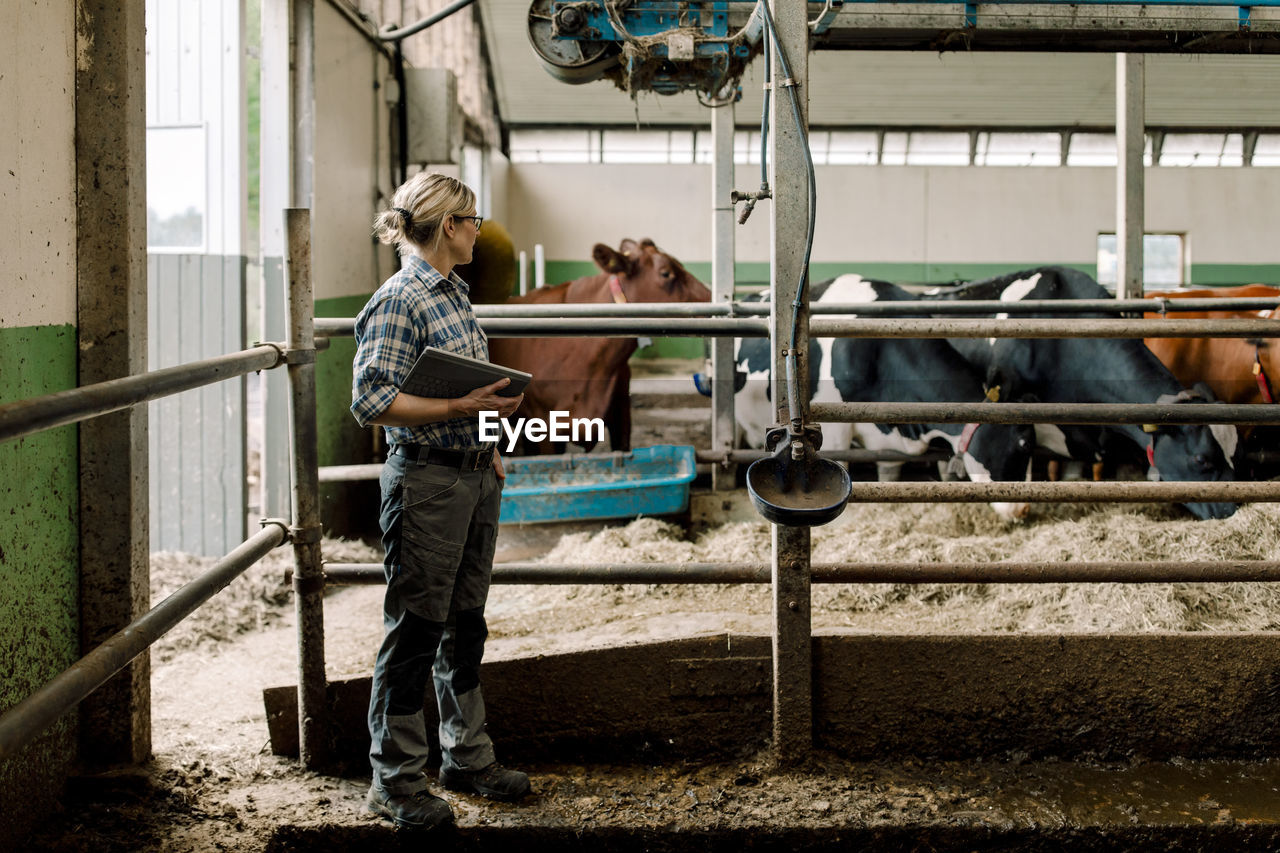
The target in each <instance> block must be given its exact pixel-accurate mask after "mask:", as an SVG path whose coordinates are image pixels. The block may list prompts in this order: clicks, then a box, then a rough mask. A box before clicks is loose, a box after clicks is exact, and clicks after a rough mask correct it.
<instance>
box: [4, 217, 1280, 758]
mask: <svg viewBox="0 0 1280 853" xmlns="http://www.w3.org/2000/svg"><path fill="white" fill-rule="evenodd" d="M286 231H287V233H288V239H289V250H288V269H289V275H288V290H289V306H290V324H289V332H288V338H287V340H286V342H285V343H284V344H274V343H271V344H260V345H257V346H255V347H252V348H250V349H248V350H244V351H242V352H239V353H232V354H229V355H224V356H218V357H216V358H211V359H207V360H204V361H199V362H193V363H190V364H186V365H180V366H177V367H172V368H166V369H164V370H158V371H153V372H149V373H146V374H141V375H139V376H131V377H126V378H122V379H118V380H112V381H109V382H104V383H99V384H97V385H92V386H86V387H83V388H75V389H70V390H68V391H62V392H57V393H55V394H50V395H46V396H44V397H39V398H34V399H31V400H22V401H18V402H15V403H10V404H6V405H3V406H0V440H7V439H12V438H17V437H21V436H24V435H28V434H31V433H34V432H38V431H41V430H46V429H52V428H54V427H58V426H63V425H67V424H71V423H76V422H78V421H82V420H86V419H88V418H91V417H96V416H98V415H102V414H106V413H109V412H113V411H118V410H120V409H124V408H127V407H129V406H132V405H138V404H141V403H145V402H147V401H149V400H154V399H158V398H160V397H164V396H168V395H171V394H176V393H179V392H181V391H185V390H189V389H192V388H197V387H201V386H203V385H208V384H212V383H214V382H219V381H223V380H226V379H231V378H234V377H237V376H242V375H245V374H247V373H251V372H255V371H258V370H270V369H274V368H277V367H281V366H287V368H288V372H289V377H290V388H291V397H292V407H291V409H292V418H293V423H292V430H291V436H292V445H293V446H292V450H293V454H292V456H293V460H294V470H293V473H294V477H293V480H294V490H293V521H292V524H288V525H286V523H285V522H284V521H281V520H275V519H272V520H268V521H265V522H264V525H265V526H264V529H263V530H262V531H260V532H259V533H258V534H256V535H255V536H253V537H251V538H250V539H248V540H246V541H245V542H244V543H243V544H242V545H241V546H239V547H238V548H236V549H235V550H233V551H232V552H231V553H229V554H228V555H226V556H225V557H224V558H223V559H222V560H220V561H218V562H217V563H216V564H215V565H214V567H213V568H212V569H210V570H209V571H208V572H206V573H205V574H203V575H201V576H200V577H199V578H197V579H196V580H194V581H192V582H191V583H189V584H187V585H186V586H184V587H183V588H182V589H180V590H179V591H178V592H176V593H174V594H173V595H172V596H170V597H169V598H167V599H165V601H163V602H161V604H159V605H157V606H156V607H155V608H153V609H152V610H151V611H149V612H148V613H147V614H145V615H144V616H142V617H140V618H139V619H137V620H135V621H134V622H133V623H131V624H130V625H129V626H127V627H126V628H124V629H122V630H121V631H120V632H118V633H117V634H116V635H115V636H113V637H111V638H110V639H109V640H107V641H106V642H104V643H103V644H101V645H100V646H98V647H97V648H96V649H94V650H93V651H91V652H89V653H88V654H87V655H85V656H84V657H83V658H81V659H80V660H79V661H78V662H76V663H75V664H73V665H72V666H71V667H70V668H69V669H68V670H66V671H64V672H63V673H61V674H59V675H58V676H55V677H54V679H52V680H51V681H50V682H48V683H47V684H46V685H44V686H43V687H41V688H40V689H38V690H36V691H35V692H34V693H32V694H31V695H30V696H28V697H27V698H26V699H24V700H22V701H21V702H19V703H18V704H17V705H15V706H14V707H12V708H10V709H9V710H7V711H6V712H5V713H4V714H3V715H0V760H2V759H5V758H8V757H9V756H11V755H13V754H15V753H16V752H17V751H18V750H20V749H21V748H22V747H23V746H24V745H26V744H27V743H30V742H31V740H33V739H34V738H35V737H36V736H38V735H39V733H40V732H42V731H43V730H44V729H45V728H47V727H48V726H49V725H51V724H52V723H53V722H54V721H55V720H57V719H58V718H59V717H61V716H62V715H63V714H65V713H66V712H68V711H69V710H71V709H72V708H74V707H75V706H76V704H78V703H79V702H80V701H81V700H83V699H84V698H85V697H86V696H88V695H89V694H90V693H92V692H93V691H94V690H95V689H97V688H98V687H99V686H100V685H101V684H103V683H104V682H105V681H106V680H107V679H109V678H110V677H111V676H112V675H114V674H115V673H116V672H118V671H119V670H120V669H122V668H123V667H124V666H126V665H127V664H128V663H129V661H131V660H132V659H133V658H134V657H136V656H137V655H138V654H140V653H141V652H142V651H144V650H145V649H147V648H148V647H150V645H151V644H152V643H154V642H155V640H156V639H158V638H159V637H160V636H162V635H163V634H164V633H166V632H167V631H168V630H170V629H171V628H172V627H173V626H174V625H176V624H178V623H179V622H180V621H181V620H182V619H184V618H186V616H188V615H189V614H190V613H192V612H193V611H194V610H195V609H196V608H198V607H199V606H200V605H202V604H203V603H204V602H206V601H207V600H208V599H209V598H211V597H212V596H213V595H215V594H216V593H217V592H219V591H220V590H221V589H223V588H224V587H225V586H226V585H227V584H229V583H230V582H231V581H232V580H234V579H235V578H236V577H238V576H239V575H240V574H242V573H243V572H244V571H245V570H246V569H247V568H248V567H249V566H251V565H253V564H254V563H256V562H257V561H258V560H260V559H261V558H262V557H263V556H264V555H265V554H266V553H268V552H269V551H271V550H272V549H273V548H275V547H278V546H279V545H282V544H284V543H285V542H291V543H292V544H293V546H294V569H293V571H292V572H291V573H290V578H289V580H290V582H291V583H292V585H293V589H294V591H295V593H296V595H295V607H296V609H297V613H298V626H299V628H298V638H299V684H298V702H299V715H298V716H299V738H300V747H301V754H300V758H301V761H302V763H303V764H304V765H305V766H307V767H316V766H319V765H320V764H321V763H323V761H324V760H325V758H326V756H325V754H324V752H323V744H324V743H326V742H327V738H326V734H325V720H326V716H327V710H326V704H325V691H326V677H325V672H324V651H323V644H324V643H323V641H324V620H323V592H324V588H325V585H326V584H327V583H334V584H339V583H382V582H383V573H382V568H381V566H380V565H376V564H329V565H324V564H323V562H322V555H321V552H320V539H321V527H320V521H319V483H321V482H332V481H336V480H343V479H363V478H366V477H368V476H370V475H371V474H373V475H376V472H377V470H378V466H377V465H356V466H334V467H330V468H320V467H319V464H318V453H317V449H316V443H317V442H316V439H317V435H316V388H315V372H314V371H315V360H316V351H317V349H318V348H323V346H324V345H325V344H326V343H327V341H325V340H324V338H323V337H322V338H319V339H317V338H316V337H315V336H316V335H342V334H347V335H350V334H352V332H353V329H354V320H351V319H323V318H315V317H314V304H313V295H312V290H311V271H310V219H309V212H308V211H305V210H290V211H288V212H287V215H286ZM1243 302H1245V300H1191V299H1188V300H1180V301H1179V302H1178V304H1177V310H1210V309H1215V308H1227V307H1233V308H1234V307H1244V308H1250V309H1252V308H1254V307H1258V308H1267V307H1274V303H1272V302H1269V301H1267V300H1250V301H1249V303H1250V304H1249V305H1243V304H1242V303H1243ZM1254 303H1260V304H1257V305H1255V304H1254ZM952 305H955V303H933V302H930V303H928V304H927V306H925V305H921V306H918V310H920V312H921V313H930V314H937V313H955V314H960V313H966V314H972V313H976V312H979V311H981V310H982V309H984V308H988V307H990V308H992V310H1001V311H1004V312H1005V313H1014V312H1013V311H1010V310H1009V309H1010V308H1012V307H1014V305H1011V304H1007V303H992V305H991V306H987V305H985V304H982V303H966V304H964V305H956V307H954V308H952V307H950V306H952ZM1015 305H1016V303H1015ZM1022 306H1024V307H1027V309H1028V310H1037V311H1043V310H1045V307H1046V306H1045V305H1033V304H1032V303H1022ZM1151 307H1152V305H1151V300H1127V301H1123V302H1111V303H1107V304H1105V305H1103V304H1100V303H1099V302H1098V301H1096V300H1093V301H1074V302H1073V301H1069V300H1064V301H1061V302H1054V303H1052V310H1054V311H1065V312H1070V311H1089V312H1095V311H1102V310H1123V311H1136V310H1143V309H1146V310H1150V308H1151ZM904 308H915V306H910V305H909V304H906V305H904V304H903V303H895V304H894V305H893V306H892V310H893V311H894V312H895V313H904V311H903V309H904ZM938 309H944V310H941V311H939V310H938ZM767 310H768V305H767V304H761V303H737V304H734V305H727V306H723V305H722V306H711V305H699V306H671V305H663V306H651V305H628V306H612V305H592V306H555V307H554V308H553V309H550V310H548V308H547V307H545V306H519V307H518V308H517V309H515V310H512V308H511V306H479V307H478V308H477V312H476V313H477V315H478V316H479V317H480V318H481V324H482V326H483V327H484V328H485V330H486V331H487V332H488V333H489V334H493V335H498V336H534V337H552V336H571V335H573V336H588V337H600V336H602V335H606V336H617V337H624V336H625V337H631V336H635V335H639V334H646V335H656V336H675V335H686V336H699V337H751V336H763V335H765V334H767V323H766V322H765V321H764V320H759V319H755V315H759V314H762V313H765V312H766V311H767ZM813 310H814V313H818V314H823V315H826V314H849V313H855V314H858V315H860V316H858V317H856V318H850V317H847V316H834V317H827V316H822V317H819V318H817V319H815V320H813V322H812V323H811V324H810V331H811V334H813V335H815V336H851V337H884V338H921V337H942V338H945V337H1067V336H1080V337H1188V338H1190V337H1260V336H1266V337H1275V336H1277V335H1278V334H1280V332H1277V331H1275V330H1273V329H1271V330H1269V329H1267V328H1263V327H1260V325H1259V324H1258V323H1257V322H1256V321H1253V320H1160V321H1143V320H1128V319H1120V320H1109V319H1088V320H1066V321H1064V320H1045V319H1030V320H999V321H994V320H990V319H987V318H983V319H957V320H951V319H938V318H936V317H929V318H920V319H915V318H901V317H899V318H895V319H891V320H890V319H878V318H876V317H874V316H867V315H873V314H875V313H876V312H877V311H880V310H888V309H885V308H883V306H882V305H880V304H879V303H869V304H859V305H820V306H813ZM553 313H554V314H555V315H556V316H552V315H553ZM735 314H749V315H753V316H746V317H744V316H734V315H735ZM535 315H536V316H535ZM811 412H812V416H813V419H814V420H816V421H823V420H825V421H843V420H848V421H864V422H873V423H893V422H946V423H957V422H971V421H977V422H982V423H1047V422H1052V423H1163V424H1173V423H1233V422H1235V423H1261V424H1274V423H1280V407H1276V406H1262V405H1235V406H1224V405H1221V404H1214V405H1196V404H1176V405H1173V404H1170V405H1128V406H1118V405H1112V404H1043V403H1041V404H1015V403H1004V404H1000V405H998V406H993V405H990V404H981V403H979V404H959V403H955V404H952V403H948V404H908V403H879V404H861V403H845V404H814V405H813V406H812V408H811ZM754 455H755V454H753V453H752V452H751V451H730V452H728V453H723V454H715V453H710V454H706V456H707V458H711V459H716V460H719V459H721V458H729V457H734V458H737V457H741V458H744V459H745V458H747V457H748V456H754ZM832 455H833V456H836V457H843V458H848V459H851V460H863V459H872V458H876V455H875V454H870V453H868V452H866V451H858V450H841V451H837V452H835V453H834V454H832ZM851 499H852V500H855V501H877V502H921V501H942V502H971V501H1005V500H1048V501H1052V500H1071V501H1145V500H1152V499H1155V500H1166V501H1189V500H1210V501H1237V500H1245V501H1278V500H1280V483H1270V482H1267V483H1246V482H1231V483H1201V482H1172V483H1134V482H1123V483H1118V482H1112V483H963V482H948V483H908V482H897V483H855V484H854V486H853V489H852V498H851ZM772 568H773V567H772V566H771V565H770V564H766V563H687V564H686V563H682V564H660V563H649V564H638V565H611V566H576V565H566V564H560V565H556V564H544V563H506V564H498V565H497V566H495V568H494V582H495V583H500V584H513V583H575V584H578V583H604V584H611V583H767V582H769V581H770V580H771V577H772ZM1273 580H1280V563H1276V562H1269V561H1225V562H1223V561H1212V562H1210V561H1141V562H1132V561H1130V562H1090V563H1069V562H1067V563H1037V564H1012V565H1011V564H1003V563H931V564H925V565H921V564H915V563H904V562H882V563H834V564H817V565H814V566H813V581H814V582H817V583H872V582H894V583H940V582H968V583H1009V582H1021V583H1028V582H1030V583H1037V582H1043V583H1048V582H1085V581H1089V582H1125V583H1151V582H1171V581H1273Z"/></svg>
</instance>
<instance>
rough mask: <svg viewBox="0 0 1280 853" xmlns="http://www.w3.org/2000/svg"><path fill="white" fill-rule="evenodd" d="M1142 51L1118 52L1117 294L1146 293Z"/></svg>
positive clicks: (1135, 295) (1124, 296)
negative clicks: (1143, 265)
mask: <svg viewBox="0 0 1280 853" xmlns="http://www.w3.org/2000/svg"><path fill="white" fill-rule="evenodd" d="M1143 62H1144V57H1143V55H1142V54H1140V53H1118V54H1116V298H1117V299H1137V298H1139V297H1141V296H1142V278H1143V275H1142V260H1143V259H1142V235H1143V231H1144V230H1145V228H1146V223H1145V221H1144V218H1143V213H1144V210H1143V202H1144V200H1145V197H1146V180H1145V179H1146V174H1145V171H1144V166H1143V162H1142V161H1143V150H1144V149H1145V148H1146V85H1145V78H1146V75H1145V73H1144V67H1143Z"/></svg>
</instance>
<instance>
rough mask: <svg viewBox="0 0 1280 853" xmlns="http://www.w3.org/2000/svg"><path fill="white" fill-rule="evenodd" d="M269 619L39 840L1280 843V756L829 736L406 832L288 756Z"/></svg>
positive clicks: (359, 614)
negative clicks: (985, 751)
mask: <svg viewBox="0 0 1280 853" xmlns="http://www.w3.org/2000/svg"><path fill="white" fill-rule="evenodd" d="M655 390H659V391H662V392H666V391H668V390H669V391H670V393H671V394H672V395H673V399H672V400H671V401H669V404H668V401H666V400H663V399H661V398H656V399H654V400H653V403H654V405H651V406H647V407H646V408H647V409H649V411H647V412H645V413H643V414H642V415H641V417H640V418H638V423H639V424H641V425H642V428H643V427H644V426H648V428H650V429H652V430H653V432H654V433H656V434H658V435H660V436H661V437H662V439H663V440H664V441H670V442H671V443H678V444H683V443H689V444H701V445H705V439H704V438H703V436H702V434H701V432H700V430H703V429H705V427H703V426H702V424H703V423H704V422H703V421H702V420H701V419H700V417H695V416H692V415H689V414H688V413H687V411H686V410H685V408H684V406H683V402H682V401H680V400H679V399H678V395H679V394H680V393H681V391H680V388H678V387H676V386H672V388H670V389H665V388H663V389H655ZM691 520H692V521H693V522H694V523H696V522H697V519H696V518H693V519H691ZM563 532H566V531H565V530H560V531H547V530H537V529H528V530H526V531H525V532H524V533H523V534H521V535H512V536H504V542H505V547H506V548H507V549H508V550H507V551H506V553H505V554H504V555H503V556H502V559H507V560H516V559H529V558H532V557H534V556H536V555H537V554H540V553H544V552H545V550H546V549H547V548H548V547H549V546H550V544H554V541H557V540H558V538H559V535H560V534H562V533H563ZM370 592H372V590H367V589H364V590H362V589H349V590H343V591H341V592H339V593H336V594H334V595H332V596H330V597H328V598H327V600H326V617H325V618H326V626H327V644H332V645H330V647H329V649H328V650H327V658H328V660H329V662H330V668H331V672H330V677H331V678H337V677H341V676H343V675H347V674H350V672H351V671H353V670H354V669H356V668H358V667H363V666H366V665H367V661H368V660H369V659H370V652H369V648H368V646H369V644H370V643H371V642H374V643H376V634H377V631H376V626H377V624H378V621H377V620H378V598H377V596H376V595H374V596H371V595H370V594H369V593H370ZM290 609H291V608H290ZM704 615H705V614H704ZM654 618H657V617H654ZM267 624H269V625H270V628H269V630H257V631H252V632H248V633H244V634H241V635H239V636H236V637H234V638H233V639H230V640H227V641H219V642H218V643H216V644H214V645H212V646H209V647H201V648H199V649H198V650H196V651H193V652H190V653H184V654H183V655H182V656H181V657H179V658H175V660H173V661H172V662H162V663H161V664H160V665H158V666H157V667H156V671H155V678H154V688H153V689H154V693H155V696H154V700H153V715H154V717H155V725H156V731H155V758H154V759H153V760H152V761H151V762H149V763H148V764H146V765H144V766H142V767H139V768H130V769H126V770H122V771H119V772H115V773H108V774H99V775H95V776H86V777H82V778H79V779H75V780H73V781H72V784H71V786H70V790H69V793H68V796H67V798H66V800H65V801H64V803H63V805H62V809H61V811H60V813H58V814H56V815H54V816H53V818H52V819H51V820H50V821H48V822H47V823H46V824H45V825H44V826H43V827H42V828H41V830H40V831H39V832H38V833H37V834H36V835H35V836H34V837H33V838H31V839H30V841H29V843H28V844H27V845H26V846H25V847H24V848H23V849H24V850H29V851H32V853H38V851H58V852H59V853H69V852H70V851H76V853H90V852H91V853H124V852H125V851H129V853H161V852H162V851H163V853H204V851H230V853H249V851H273V853H276V852H277V851H278V852H279V853H283V851H304V850H305V851H309V853H312V852H313V851H330V850H332V851H348V850H356V849H359V850H362V851H364V853H376V851H381V850H410V849H412V850H421V849H434V850H468V851H481V850H485V851H487V850H498V849H501V850H504V851H508V850H519V851H542V850H547V851H553V850H554V851H579V850H581V851H588V850H590V851H598V850H618V851H633V850H634V851H683V850H698V851H700V853H709V851H730V850H732V851H737V850H779V851H784V850H785V851H787V853H794V851H801V850H836V849H841V850H843V849H868V850H921V851H924V850H957V851H960V850H965V851H968V850H1020V851H1024V850H1064V849H1073V850H1152V851H1168V850H1204V851H1210V850H1212V851H1220V850H1280V764H1277V763H1275V762H1183V761H1174V762H1167V763H1154V762H1147V761H1143V760H1141V759H1136V758H1135V759H1133V760H1131V761H1128V762H1122V763H1101V762H1060V761H1053V760H1029V759H1028V757H1027V756H1021V755H1008V756H1004V757H1003V758H1002V759H1001V760H998V761H997V760H988V761H973V762H929V761H915V760H906V761H898V762H850V761H846V760H843V759H841V758H840V757H838V756H834V755H830V754H827V753H824V752H821V751H817V752H815V753H814V755H813V756H812V757H810V758H808V759H807V760H805V761H803V762H802V763H800V764H799V765H798V766H796V767H794V768H790V769H781V768H779V767H777V766H776V765H775V764H774V763H773V761H772V760H771V758H770V757H769V755H768V754H767V753H766V752H760V753H754V754H746V755H740V756H736V757H732V758H724V757H721V758H718V759H714V760H705V761H692V760H689V761H686V760H682V757H680V756H673V755H670V754H664V753H663V752H662V750H661V749H660V748H657V745H655V748H653V749H650V750H648V751H644V750H642V751H641V754H631V755H622V754H619V755H616V756H610V757H609V758H608V760H599V761H596V762H592V763H579V764H568V763H565V764H539V765H529V766H524V767H523V769H526V770H528V771H529V772H530V774H531V776H532V779H533V785H534V794H533V795H532V796H531V797H530V798H529V799H528V800H527V801H525V802H523V803H521V804H518V805H509V804H501V803H493V802H489V801H485V800H481V799H478V798H475V797H469V796H463V795H457V794H453V793H445V797H446V799H447V800H448V801H449V802H450V804H451V805H452V807H453V809H454V811H455V813H456V816H457V827H456V829H452V830H446V831H443V832H441V833H437V834H434V835H432V836H431V837H429V838H424V837H421V836H415V835H413V834H410V833H404V832H397V831H396V830H394V829H393V828H392V827H391V826H390V825H389V824H387V823H385V822H384V821H381V820H379V819H376V818H374V817H372V816H371V815H369V814H368V813H367V812H366V811H365V810H364V809H363V798H364V794H365V791H366V788H367V785H368V777H367V775H365V774H364V773H362V772H358V771H357V772H353V773H352V774H351V775H348V776H344V775H329V774H322V773H313V772H309V771H306V770H303V769H302V768H301V767H300V766H299V765H298V764H297V763H296V762H295V761H292V760H290V759H285V758H280V757H277V756H274V755H271V754H270V749H269V746H268V745H267V743H266V740H267V734H266V725H265V717H264V712H263V707H262V702H261V689H262V688H263V687H265V686H271V685H275V684H285V683H292V682H293V681H294V680H295V678H296V674H295V673H294V666H295V664H294V662H293V654H294V651H293V649H294V643H295V642H296V641H295V638H294V629H293V625H292V620H291V614H290V613H289V610H288V609H286V610H284V611H283V612H282V613H281V614H280V616H279V618H278V621H272V622H269V623H267ZM552 627H553V628H555V629H557V630H559V629H568V628H571V627H572V626H564V625H559V626H552ZM669 628H670V626H669V625H667V626H665V627H664V628H663V630H664V631H665V630H668V629H669ZM599 630H600V629H599V627H598V626H594V627H588V628H587V629H586V632H587V633H591V632H598V631H599ZM371 638H372V639H371ZM495 651H498V652H500V651H501V644H496V646H495ZM356 671H358V670H356ZM763 740H764V737H763V735H762V741H763Z"/></svg>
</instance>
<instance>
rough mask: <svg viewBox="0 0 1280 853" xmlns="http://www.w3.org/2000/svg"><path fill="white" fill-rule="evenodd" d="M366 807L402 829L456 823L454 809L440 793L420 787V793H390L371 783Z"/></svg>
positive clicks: (431, 827)
mask: <svg viewBox="0 0 1280 853" xmlns="http://www.w3.org/2000/svg"><path fill="white" fill-rule="evenodd" d="M364 804H365V807H366V808H368V809H369V811H371V812H373V813H374V814H376V815H380V816H381V817H385V818H387V819H388V820H390V821H391V822H392V823H394V824H395V825H396V826H397V827H398V828H400V829H435V828H436V827H439V826H444V825H445V824H448V823H453V809H451V808H449V804H448V803H446V802H445V801H444V800H442V799H440V798H439V797H437V796H434V795H433V794H431V793H429V792H427V791H419V792H418V793H416V794H388V793H387V792H386V791H381V790H379V789H378V788H376V787H374V786H372V785H371V786H369V796H368V797H366V798H365V801H364Z"/></svg>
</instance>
